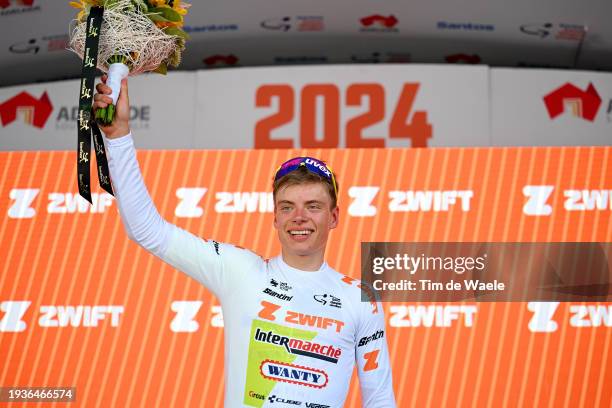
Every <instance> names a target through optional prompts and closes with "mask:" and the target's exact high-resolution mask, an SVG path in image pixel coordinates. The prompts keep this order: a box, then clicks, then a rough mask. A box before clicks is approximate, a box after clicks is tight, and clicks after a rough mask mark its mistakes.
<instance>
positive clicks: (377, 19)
mask: <svg viewBox="0 0 612 408" xmlns="http://www.w3.org/2000/svg"><path fill="white" fill-rule="evenodd" d="M360 21H361V25H363V26H365V27H370V26H371V25H373V24H375V23H378V24H379V25H381V26H383V27H387V28H391V27H394V26H395V25H396V24H397V22H398V20H397V18H395V16H394V15H393V14H391V15H390V16H389V17H385V16H381V15H380V14H373V15H371V16H367V17H363V18H362V19H361V20H360Z"/></svg>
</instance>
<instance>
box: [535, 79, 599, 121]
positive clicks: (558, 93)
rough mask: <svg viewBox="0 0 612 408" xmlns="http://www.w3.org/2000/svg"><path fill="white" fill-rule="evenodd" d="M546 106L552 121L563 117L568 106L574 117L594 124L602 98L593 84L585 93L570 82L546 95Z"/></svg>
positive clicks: (590, 84)
mask: <svg viewBox="0 0 612 408" xmlns="http://www.w3.org/2000/svg"><path fill="white" fill-rule="evenodd" d="M544 104H546V110H548V115H549V116H550V118H551V119H555V118H556V117H557V116H559V115H561V114H562V113H563V112H564V111H565V107H566V106H568V107H569V108H570V109H571V113H572V115H574V116H576V117H579V118H582V119H585V120H588V121H591V122H593V121H594V120H595V116H596V115H597V110H598V109H599V106H600V105H601V98H600V97H599V94H598V93H597V90H596V89H595V87H594V86H593V84H592V83H589V86H588V87H587V89H586V91H583V90H582V89H580V88H578V87H576V86H574V85H572V84H570V83H569V82H568V83H566V84H565V85H563V86H562V87H560V88H558V89H556V90H554V91H552V92H551V93H549V94H548V95H546V96H545V97H544Z"/></svg>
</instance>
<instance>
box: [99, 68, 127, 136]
mask: <svg viewBox="0 0 612 408" xmlns="http://www.w3.org/2000/svg"><path fill="white" fill-rule="evenodd" d="M106 78H107V76H106V75H103V76H102V82H101V83H99V84H98V85H96V90H97V91H98V92H96V94H95V95H94V103H93V109H94V115H95V112H96V110H98V109H103V108H106V107H107V106H108V105H110V104H112V103H113V100H112V99H111V98H110V96H109V95H110V94H111V89H110V87H109V86H107V85H106ZM100 129H101V130H102V131H103V132H104V134H105V135H106V137H108V138H109V139H116V138H118V137H121V136H125V135H127V134H128V133H130V101H129V99H128V85H127V79H124V80H123V81H121V92H120V93H119V98H118V99H117V106H115V119H114V120H113V123H111V124H110V125H108V126H102V125H100Z"/></svg>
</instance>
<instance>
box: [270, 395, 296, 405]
mask: <svg viewBox="0 0 612 408" xmlns="http://www.w3.org/2000/svg"><path fill="white" fill-rule="evenodd" d="M268 401H270V403H271V404H272V403H274V402H282V403H283V404H289V405H302V401H296V400H291V399H285V398H281V397H277V396H276V395H270V396H269V397H268Z"/></svg>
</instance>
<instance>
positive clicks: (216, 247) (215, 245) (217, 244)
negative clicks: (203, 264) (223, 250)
mask: <svg viewBox="0 0 612 408" xmlns="http://www.w3.org/2000/svg"><path fill="white" fill-rule="evenodd" d="M213 246H214V247H215V252H216V253H217V255H221V254H220V253H219V243H218V242H217V241H213Z"/></svg>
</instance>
